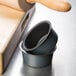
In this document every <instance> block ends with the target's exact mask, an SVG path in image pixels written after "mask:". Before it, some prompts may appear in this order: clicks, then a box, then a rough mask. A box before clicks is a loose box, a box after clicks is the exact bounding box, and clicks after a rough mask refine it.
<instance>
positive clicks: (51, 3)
mask: <svg viewBox="0 0 76 76" xmlns="http://www.w3.org/2000/svg"><path fill="white" fill-rule="evenodd" d="M26 1H27V2H29V3H35V2H38V3H41V4H43V5H45V6H47V7H48V8H51V9H54V10H57V11H61V12H67V11H69V10H70V9H71V5H70V3H68V2H66V1H62V0H61V1H59V0H26Z"/></svg>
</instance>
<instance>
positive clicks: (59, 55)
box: [3, 0, 76, 76]
mask: <svg viewBox="0 0 76 76" xmlns="http://www.w3.org/2000/svg"><path fill="white" fill-rule="evenodd" d="M69 2H70V3H71V4H72V9H71V10H70V11H69V12H67V13H66V12H58V11H55V10H52V9H48V8H47V7H45V6H43V5H41V4H39V3H37V4H36V11H35V13H34V16H33V17H32V20H31V21H30V23H29V30H30V29H31V28H32V27H33V26H35V24H37V23H38V22H40V21H43V20H49V21H50V22H51V24H52V27H53V29H54V30H55V31H56V32H57V34H58V43H57V49H56V51H55V53H54V56H53V63H52V68H51V66H48V67H45V68H40V69H37V68H31V67H28V66H26V65H25V66H24V65H23V58H22V54H21V51H19V49H18V48H17V51H16V53H15V55H14V56H13V58H12V60H11V63H10V65H9V67H8V69H7V71H6V72H5V73H4V75H3V76H76V1H75V0H69Z"/></svg>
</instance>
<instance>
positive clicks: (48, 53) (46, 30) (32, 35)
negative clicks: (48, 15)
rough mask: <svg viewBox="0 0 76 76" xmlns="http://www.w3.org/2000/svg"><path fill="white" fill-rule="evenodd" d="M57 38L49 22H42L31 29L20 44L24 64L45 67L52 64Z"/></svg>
mask: <svg viewBox="0 0 76 76" xmlns="http://www.w3.org/2000/svg"><path fill="white" fill-rule="evenodd" d="M57 40H58V36H57V34H56V32H55V31H54V30H53V28H52V27H51V23H50V22H49V21H42V22H40V23H38V24H37V25H36V26H35V27H33V28H32V29H31V30H30V31H29V32H28V33H27V34H26V36H25V38H24V39H23V41H21V43H20V50H21V51H22V54H23V61H24V64H26V65H29V66H32V67H45V66H47V65H50V64H51V62H52V57H53V53H54V51H55V48H56V43H57Z"/></svg>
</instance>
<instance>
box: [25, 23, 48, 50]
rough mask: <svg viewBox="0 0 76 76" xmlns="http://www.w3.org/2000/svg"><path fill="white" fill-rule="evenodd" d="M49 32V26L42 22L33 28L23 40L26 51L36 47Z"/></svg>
mask: <svg viewBox="0 0 76 76" xmlns="http://www.w3.org/2000/svg"><path fill="white" fill-rule="evenodd" d="M48 32H49V24H48V23H46V22H44V23H41V24H38V25H37V26H36V27H35V28H33V29H32V30H31V31H30V33H29V34H28V36H27V38H26V40H25V47H26V48H27V49H32V48H34V47H36V46H37V43H38V42H39V40H40V39H41V38H42V37H43V36H45V35H46V34H47V33H48Z"/></svg>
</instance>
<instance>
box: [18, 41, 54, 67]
mask: <svg viewBox="0 0 76 76" xmlns="http://www.w3.org/2000/svg"><path fill="white" fill-rule="evenodd" d="M19 47H20V50H21V51H22V55H23V63H24V64H25V65H29V66H31V67H35V68H40V67H45V66H48V65H50V64H51V63H52V57H53V53H49V54H45V55H35V54H30V53H27V52H26V51H25V50H24V49H23V41H21V43H20V46H19Z"/></svg>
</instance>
